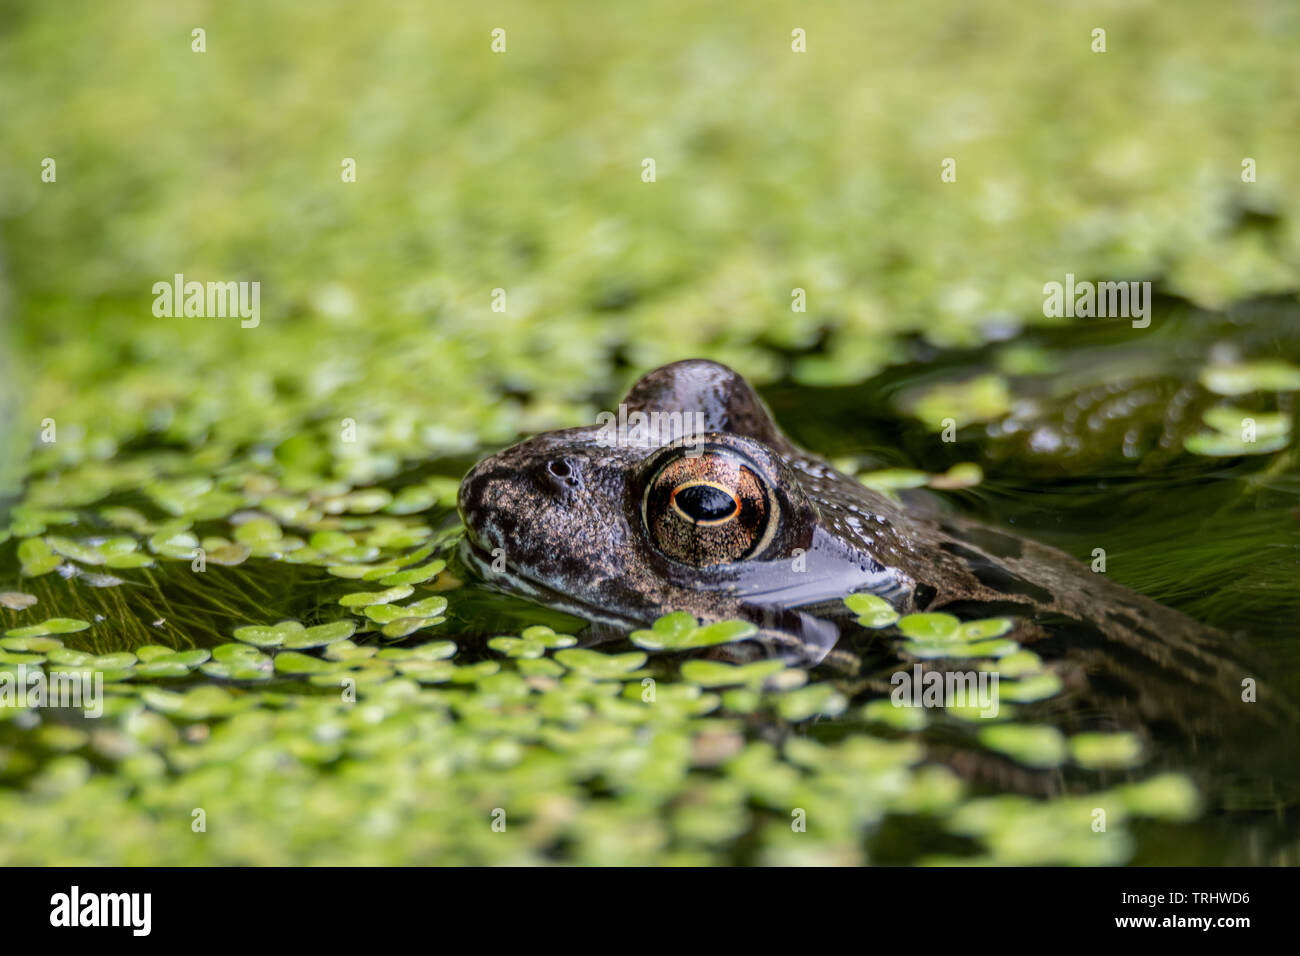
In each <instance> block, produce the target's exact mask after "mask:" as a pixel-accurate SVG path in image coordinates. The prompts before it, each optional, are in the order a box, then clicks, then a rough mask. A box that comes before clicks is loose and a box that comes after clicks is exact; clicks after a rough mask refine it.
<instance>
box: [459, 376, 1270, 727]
mask: <svg viewBox="0 0 1300 956" xmlns="http://www.w3.org/2000/svg"><path fill="white" fill-rule="evenodd" d="M624 403H625V404H626V406H627V408H628V410H629V412H630V411H634V410H641V411H645V412H660V413H670V412H690V413H694V412H700V413H702V414H703V423H704V432H705V433H704V435H703V436H702V438H703V440H704V441H705V442H707V443H708V444H709V445H710V446H712V447H714V448H717V449H720V450H724V451H726V450H731V451H734V452H736V453H738V454H741V455H744V456H746V457H747V459H748V460H751V461H754V462H755V463H757V465H758V467H759V468H760V469H761V470H762V471H763V472H764V473H765V474H766V476H767V477H768V479H769V480H770V481H771V482H772V484H773V485H774V486H775V487H776V492H777V494H778V495H779V496H780V512H781V514H780V526H779V528H778V530H777V532H776V534H775V535H774V537H773V543H772V545H771V546H770V547H769V548H768V549H766V550H765V551H764V552H763V553H762V554H761V555H760V556H758V557H757V558H755V559H752V560H745V561H739V562H734V563H731V564H724V565H720V566H716V567H703V568H702V567H696V566H692V565H687V564H683V563H681V562H678V561H674V560H671V559H670V558H668V557H666V556H665V555H664V554H663V553H661V551H660V550H659V549H658V548H656V546H655V544H654V542H653V541H652V540H651V538H650V536H649V534H648V533H647V528H646V526H645V523H644V522H643V521H642V517H641V501H642V494H643V491H644V484H645V482H646V481H648V480H649V475H650V474H651V473H653V472H654V471H655V469H656V468H657V467H658V465H659V464H660V463H661V462H662V461H663V460H664V458H665V456H669V457H671V456H673V455H674V454H679V453H680V449H681V448H682V447H684V445H685V444H686V443H684V442H683V441H682V440H680V439H679V440H678V441H677V442H676V443H673V442H668V443H664V444H661V443H659V442H656V441H643V442H640V443H632V444H629V445H626V446H622V447H601V446H600V445H599V444H598V443H597V441H598V438H599V436H600V430H599V428H598V427H596V426H588V427H580V428H569V429H564V430H561V431H554V432H547V433H545V434H542V435H538V436H537V437H535V438H531V439H529V440H527V441H525V442H521V443H520V444H518V445H514V446H513V447H511V448H507V449H505V450H504V451H502V452H500V453H498V454H496V455H493V456H491V457H490V458H487V459H485V460H484V461H482V462H480V463H479V464H478V465H476V466H475V467H474V468H473V469H472V470H471V471H470V473H469V474H468V475H467V476H466V477H465V480H464V483H463V484H462V486H461V489H460V510H461V514H462V517H463V518H464V521H465V526H466V529H467V543H468V547H467V557H468V560H469V561H470V563H472V564H474V565H476V566H477V567H479V568H480V569H481V570H482V571H483V572H484V573H485V575H486V576H488V577H489V578H494V579H495V580H497V581H498V582H500V583H502V584H504V585H506V586H508V587H509V588H511V589H512V590H515V591H518V592H520V593H523V594H525V595H528V596H531V597H533V598H535V599H537V600H539V601H541V602H543V603H547V604H550V605H553V606H559V607H562V608H564V609H566V610H570V611H573V612H575V613H578V614H580V615H582V616H584V617H586V618H588V619H592V620H596V621H602V622H606V623H610V624H615V625H619V626H623V627H630V626H645V625H647V624H649V623H651V622H652V621H653V620H654V619H655V618H657V617H658V616H660V615H662V614H666V613H668V612H671V611H689V612H690V613H692V614H694V615H696V616H697V617H699V618H702V619H705V620H718V619H726V618H734V617H741V618H746V619H750V620H753V621H756V622H758V623H759V624H760V625H762V627H763V634H764V635H765V636H766V637H767V638H768V643H769V645H775V646H777V647H778V649H780V650H782V651H783V652H785V653H790V651H791V648H792V647H796V648H798V649H799V652H800V656H801V657H802V658H803V660H804V662H806V663H808V662H811V663H816V662H818V661H821V660H823V659H824V658H826V656H827V655H828V654H830V655H831V658H832V660H834V659H835V658H836V656H837V654H838V656H839V657H840V658H841V660H840V663H841V664H844V663H845V661H843V660H842V658H843V657H844V656H845V655H843V654H842V653H839V652H835V653H832V648H833V646H834V644H835V643H836V640H837V639H838V636H839V629H838V628H837V627H836V626H835V624H834V623H831V622H830V620H828V616H830V617H833V616H835V615H836V614H839V615H843V614H844V613H845V612H844V608H843V605H842V599H843V597H844V596H845V595H847V594H850V593H853V592H855V591H870V592H873V593H876V594H879V595H881V596H882V597H884V598H886V599H887V600H889V601H890V602H891V603H892V604H893V605H894V606H895V607H896V608H897V609H898V611H900V612H901V613H909V612H913V611H922V610H924V611H936V610H940V609H948V610H951V611H955V612H957V613H959V615H960V616H962V617H972V616H983V615H986V614H989V613H1004V614H1012V615H1015V616H1016V617H1018V618H1019V623H1018V627H1017V631H1016V632H1015V633H1014V634H1013V635H1012V636H1013V637H1015V638H1017V639H1018V640H1020V641H1022V642H1028V643H1035V642H1037V643H1036V646H1035V650H1037V651H1039V652H1040V653H1041V654H1043V655H1044V657H1046V658H1047V659H1048V660H1049V661H1054V662H1055V665H1054V666H1056V667H1057V669H1058V671H1059V672H1060V673H1062V675H1063V676H1064V677H1065V678H1066V682H1067V687H1070V686H1076V687H1077V686H1082V685H1083V684H1084V683H1086V682H1087V681H1088V680H1089V679H1090V678H1101V677H1104V678H1105V679H1106V680H1107V681H1108V682H1109V683H1110V684H1111V685H1113V686H1112V691H1113V693H1112V699H1111V701H1110V705H1109V706H1108V709H1109V710H1111V712H1112V713H1114V712H1115V711H1116V710H1118V711H1120V712H1121V713H1120V714H1119V715H1118V716H1119V717H1120V719H1119V720H1118V723H1121V724H1122V723H1128V722H1131V721H1125V720H1123V719H1122V717H1123V715H1124V714H1123V712H1127V713H1128V715H1129V716H1132V717H1134V718H1137V719H1139V720H1145V719H1166V720H1167V719H1170V718H1171V714H1170V713H1169V709H1170V707H1169V702H1170V700H1172V699H1182V700H1185V699H1186V694H1185V693H1182V694H1179V693H1166V692H1164V691H1165V690H1169V689H1170V683H1169V682H1172V684H1173V685H1175V686H1176V687H1177V688H1178V689H1179V690H1182V691H1185V689H1186V687H1187V686H1189V685H1199V686H1200V687H1202V688H1203V689H1204V690H1205V692H1206V694H1207V696H1210V697H1213V698H1216V699H1218V700H1220V701H1231V700H1233V699H1234V698H1235V696H1236V694H1237V693H1238V692H1239V687H1240V682H1241V679H1242V677H1243V676H1247V673H1246V672H1243V671H1242V670H1241V668H1240V667H1238V666H1237V665H1234V664H1232V663H1230V662H1229V661H1227V660H1226V659H1225V657H1224V656H1223V654H1222V651H1223V641H1224V640H1225V638H1224V636H1223V635H1221V634H1218V633H1216V632H1213V631H1211V630H1210V629H1208V628H1205V627H1203V626H1201V625H1199V624H1197V623H1196V622H1194V621H1192V620H1191V619H1189V618H1187V617H1185V616H1184V615H1182V614H1180V613H1178V612H1176V611H1174V610H1171V609H1169V608H1166V607H1164V606H1162V605H1160V604H1157V603H1155V602H1153V601H1151V600H1149V599H1147V598H1145V597H1143V596H1141V595H1139V594H1136V593H1134V592H1132V591H1129V590H1127V589H1125V588H1123V587H1121V586H1119V585H1117V584H1115V583H1113V582H1112V581H1110V580H1109V579H1108V578H1107V577H1106V576H1105V575H1104V574H1096V573H1093V572H1091V571H1090V570H1089V569H1088V568H1086V567H1084V566H1083V565H1081V564H1080V563H1078V562H1077V561H1075V560H1074V559H1072V558H1070V557H1069V556H1068V555H1066V554H1064V553H1062V552H1060V551H1058V550H1056V549H1054V548H1050V547H1047V546H1045V545H1042V544H1039V543H1037V542H1034V541H1032V540H1029V539H1026V538H1022V537H1019V536H1017V535H1013V534H1010V533H1008V532H1006V531H1002V530H997V529H993V528H990V527H986V526H983V525H980V524H977V523H975V522H972V521H968V520H965V519H961V518H954V517H944V516H940V515H937V514H934V513H931V512H928V511H926V510H923V509H916V508H911V507H908V506H904V505H900V504H898V503H897V502H895V501H892V500H890V499H889V498H887V497H885V496H884V495H881V494H879V493H877V492H875V491H873V490H871V489H870V488H867V487H865V486H863V485H862V484H861V483H860V482H858V481H855V480H854V479H852V478H850V477H848V476H846V475H843V474H841V473H840V472H838V471H836V470H835V469H834V468H832V467H831V466H830V465H828V464H827V463H826V462H825V461H823V460H821V459H819V458H817V457H816V456H814V455H812V454H809V453H808V452H806V451H804V450H802V449H800V448H798V447H796V446H795V445H794V444H793V443H792V442H791V441H790V440H789V439H788V438H787V437H786V436H785V434H784V433H783V432H782V431H781V430H780V428H779V427H778V426H777V424H776V422H775V421H774V420H773V418H772V416H771V414H770V412H769V411H768V409H767V407H766V406H765V405H764V404H763V402H762V401H761V400H760V399H759V397H758V396H757V395H756V394H755V392H754V391H753V389H751V388H750V386H749V385H748V383H746V382H745V380H744V379H743V378H741V377H740V376H739V375H737V374H736V373H735V372H733V371H731V370H730V369H728V368H726V367H725V366H722V365H719V364H717V363H714V362H708V361H685V362H677V363H674V364H672V365H667V366H664V367H663V368H660V369H656V370H655V371H653V372H650V373H649V374H648V375H646V376H645V377H644V378H642V379H641V380H640V381H639V382H637V383H636V385H635V386H633V388H632V389H631V391H629V392H628V394H627V397H626V398H625V399H624ZM697 437H698V436H697ZM688 441H689V440H688ZM497 549H500V550H497ZM494 550H495V551H496V556H497V557H498V558H504V562H505V572H504V573H501V574H496V575H493V574H492V572H491V570H490V564H491V561H492V557H493V552H494ZM499 563H500V561H498V564H499ZM850 664H851V662H850ZM1179 710H1180V711H1186V710H1187V708H1186V707H1185V706H1184V707H1180V708H1179ZM1172 718H1173V721H1174V722H1175V723H1178V724H1179V725H1181V726H1184V727H1188V726H1195V725H1199V724H1201V723H1203V722H1204V721H1212V720H1214V719H1216V718H1215V717H1214V716H1213V709H1212V708H1211V709H1207V715H1206V716H1205V717H1204V719H1202V717H1201V716H1200V715H1199V714H1198V713H1185V712H1179V713H1177V714H1174V715H1172Z"/></svg>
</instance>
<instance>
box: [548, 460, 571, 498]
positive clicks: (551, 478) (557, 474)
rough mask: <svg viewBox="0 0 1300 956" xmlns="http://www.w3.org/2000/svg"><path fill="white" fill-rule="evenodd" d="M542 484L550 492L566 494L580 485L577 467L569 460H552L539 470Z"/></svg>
mask: <svg viewBox="0 0 1300 956" xmlns="http://www.w3.org/2000/svg"><path fill="white" fill-rule="evenodd" d="M541 473H542V484H543V485H545V486H546V487H548V488H550V489H551V490H552V491H555V492H559V493H561V494H567V493H568V492H570V491H572V490H573V489H574V488H577V487H578V486H579V485H580V484H581V476H580V474H579V471H578V465H577V463H576V462H574V461H573V460H572V459H570V458H552V459H551V460H550V461H548V462H547V463H546V464H545V465H543V466H542V468H541Z"/></svg>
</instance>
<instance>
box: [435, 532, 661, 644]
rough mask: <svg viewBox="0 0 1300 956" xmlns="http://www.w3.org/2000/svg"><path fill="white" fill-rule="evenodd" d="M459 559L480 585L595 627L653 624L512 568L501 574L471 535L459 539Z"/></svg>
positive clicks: (489, 553)
mask: <svg viewBox="0 0 1300 956" xmlns="http://www.w3.org/2000/svg"><path fill="white" fill-rule="evenodd" d="M458 555H459V557H460V560H461V562H462V563H463V564H465V566H466V567H468V568H469V569H470V570H471V571H473V572H474V574H475V575H476V576H477V577H478V578H479V579H480V580H481V581H484V582H486V583H487V584H489V585H491V586H492V587H495V588H498V589H499V590H502V591H505V592H507V593H509V594H513V595H515V596H517V597H521V598H524V599H526V600H529V601H532V602H533V603H534V604H540V605H542V606H543V607H548V608H552V609H554V610H558V611H563V612H564V613H565V614H572V615H573V616H574V617H580V618H583V619H585V620H588V621H592V622H595V623H597V624H606V625H611V626H614V627H619V628H623V629H624V630H629V631H630V630H633V629H635V628H638V627H647V626H649V625H650V624H651V623H652V622H650V621H644V620H641V619H639V618H634V617H629V616H627V615H623V614H619V613H617V612H615V611H611V610H610V609H609V608H607V607H597V606H596V605H592V604H587V603H586V602H584V601H581V600H579V599H577V598H575V597H573V596H571V595H568V594H564V593H563V592H560V591H556V590H555V589H554V588H552V587H550V586H549V585H546V584H543V583H542V582H540V581H538V580H536V579H535V578H532V577H529V576H528V575H527V574H524V573H523V572H521V571H519V570H518V569H515V568H511V567H510V566H509V565H507V566H506V568H505V569H504V570H497V568H496V567H495V562H496V561H497V557H496V556H495V555H494V554H493V553H492V552H491V551H489V550H488V549H487V548H485V547H484V546H483V545H481V544H479V543H478V542H477V541H476V540H474V537H473V535H472V534H471V533H469V532H467V533H466V534H465V537H464V538H462V539H461V543H460V548H459V551H458Z"/></svg>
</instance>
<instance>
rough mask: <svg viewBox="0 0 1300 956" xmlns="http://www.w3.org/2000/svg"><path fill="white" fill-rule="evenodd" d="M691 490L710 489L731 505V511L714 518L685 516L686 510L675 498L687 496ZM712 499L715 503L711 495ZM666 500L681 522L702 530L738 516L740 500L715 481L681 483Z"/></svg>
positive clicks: (714, 497)
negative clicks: (723, 497)
mask: <svg viewBox="0 0 1300 956" xmlns="http://www.w3.org/2000/svg"><path fill="white" fill-rule="evenodd" d="M693 489H710V490H711V491H715V492H717V493H718V494H721V495H723V496H725V498H726V499H727V500H728V501H729V502H730V503H731V509H730V510H729V511H727V513H726V514H723V515H720V516H719V517H716V518H700V517H698V516H696V515H692V514H687V513H686V510H685V509H684V508H682V506H681V504H680V503H679V502H678V500H677V496H678V495H686V494H689V493H690V492H691V491H692V490H693ZM712 498H713V500H714V501H716V500H717V495H713V496H712ZM668 500H669V502H670V503H671V505H672V508H673V511H675V512H677V514H679V515H680V516H681V518H682V520H683V521H689V522H690V523H691V524H694V525H698V526H700V527H702V528H708V527H714V526H716V525H720V524H725V523H726V522H728V521H731V520H732V519H733V518H735V517H736V516H737V515H739V514H740V499H739V498H737V497H736V494H735V492H733V491H732V490H731V489H730V488H727V487H726V486H725V485H723V484H721V483H719V482H716V481H707V480H700V481H686V482H683V483H682V484H680V485H678V486H677V487H675V488H674V489H673V490H672V494H671V495H670V496H669V498H668ZM688 504H689V503H688Z"/></svg>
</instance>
